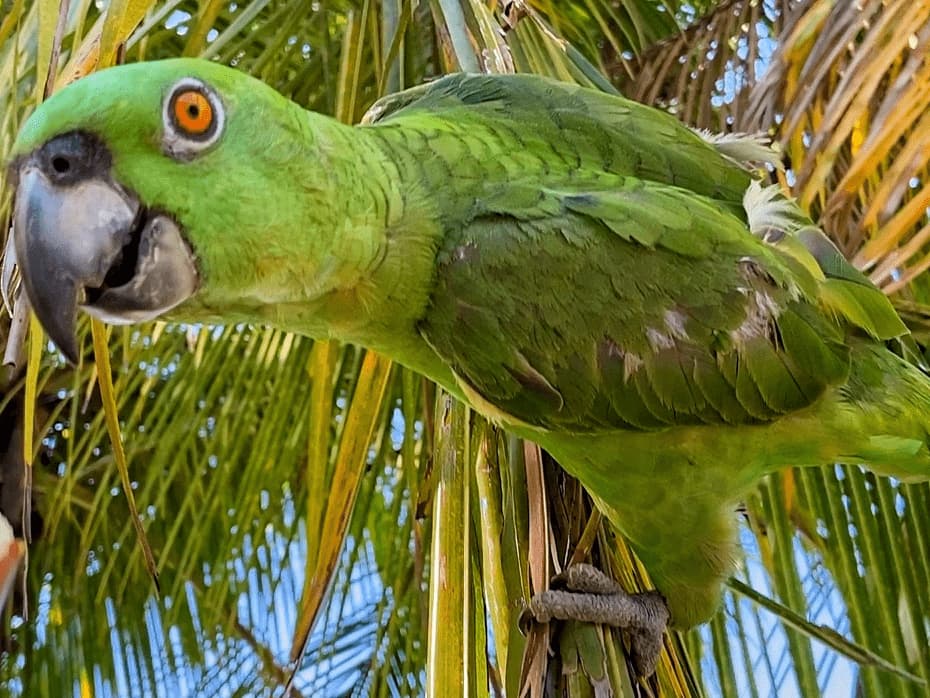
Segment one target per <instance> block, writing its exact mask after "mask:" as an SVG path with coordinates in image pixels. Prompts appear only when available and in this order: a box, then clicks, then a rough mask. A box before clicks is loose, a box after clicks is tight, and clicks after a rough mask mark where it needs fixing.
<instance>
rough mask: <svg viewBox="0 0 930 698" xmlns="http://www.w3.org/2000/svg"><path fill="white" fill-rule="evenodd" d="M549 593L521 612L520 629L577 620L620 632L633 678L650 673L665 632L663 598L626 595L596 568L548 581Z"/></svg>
mask: <svg viewBox="0 0 930 698" xmlns="http://www.w3.org/2000/svg"><path fill="white" fill-rule="evenodd" d="M552 583H553V586H554V587H556V588H554V589H550V590H549V591H543V592H541V593H539V594H536V595H535V596H534V597H533V598H532V599H531V600H530V605H529V608H528V609H526V611H524V616H523V618H521V625H522V624H524V623H525V622H526V621H529V620H530V618H533V619H535V620H536V621H537V622H539V623H548V622H549V621H551V620H552V619H554V618H555V619H559V620H577V621H582V622H585V623H600V624H604V625H610V626H614V627H617V628H622V629H623V630H625V631H626V633H627V636H628V638H629V640H630V660H631V661H632V663H633V668H634V670H635V671H636V673H637V674H638V675H639V676H643V677H648V676H651V675H652V674H653V673H655V670H656V665H657V664H658V661H659V652H660V651H661V650H662V634H663V633H664V632H665V629H666V627H667V626H668V619H669V612H668V606H667V605H666V603H665V598H664V597H663V596H662V594H660V593H659V592H657V591H647V592H644V593H640V594H628V593H627V592H625V591H624V590H623V588H622V587H621V586H620V585H619V584H617V582H616V581H614V580H613V579H611V578H610V577H608V576H607V575H606V574H604V573H603V572H601V571H600V570H599V569H597V568H596V567H593V566H591V565H587V564H584V563H579V564H575V565H572V566H571V567H569V568H567V569H566V570H565V571H564V572H562V573H561V574H559V575H557V576H556V577H554V578H553V580H552Z"/></svg>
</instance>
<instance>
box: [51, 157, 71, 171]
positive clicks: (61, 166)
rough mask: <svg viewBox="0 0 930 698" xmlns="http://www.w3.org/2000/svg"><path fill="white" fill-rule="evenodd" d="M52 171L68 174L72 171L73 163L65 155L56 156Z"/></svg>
mask: <svg viewBox="0 0 930 698" xmlns="http://www.w3.org/2000/svg"><path fill="white" fill-rule="evenodd" d="M52 169H53V170H55V172H57V173H58V174H66V173H68V172H70V171H71V161H70V160H69V159H68V158H66V157H64V156H63V155H56V156H55V157H53V158H52Z"/></svg>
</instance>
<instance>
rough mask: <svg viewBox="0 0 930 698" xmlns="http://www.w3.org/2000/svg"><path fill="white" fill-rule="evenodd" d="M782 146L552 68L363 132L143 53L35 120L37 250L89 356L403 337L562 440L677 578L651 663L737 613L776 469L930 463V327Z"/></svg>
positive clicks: (544, 435) (612, 508) (21, 196)
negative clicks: (731, 602)
mask: <svg viewBox="0 0 930 698" xmlns="http://www.w3.org/2000/svg"><path fill="white" fill-rule="evenodd" d="M762 151H763V148H762V147H761V146H760V145H759V144H758V143H757V142H754V141H752V139H748V138H739V137H711V136H704V135H701V134H697V133H695V132H693V131H691V130H689V129H688V128H687V127H685V126H683V125H682V124H680V123H679V122H678V121H677V120H676V119H675V118H673V117H672V116H670V115H668V114H666V113H663V112H660V111H658V110H655V109H652V108H649V107H646V106H643V105H640V104H637V103H635V102H631V101H628V100H626V99H623V98H621V97H617V96H613V95H608V94H604V93H600V92H596V91H593V90H589V89H585V88H581V87H577V86H573V85H568V84H562V83H558V82H555V81H552V80H548V79H544V78H541V77H536V76H530V75H508V76H488V75H461V74H460V75H451V76H447V77H444V78H442V79H439V80H436V81H435V82H432V83H429V84H427V85H425V86H422V87H417V88H414V89H411V90H407V91H405V92H402V93H399V94H396V95H392V96H389V97H386V98H384V99H382V100H381V101H380V102H378V103H377V104H376V105H375V106H374V107H373V108H372V109H371V110H370V111H369V113H368V115H367V116H366V118H365V120H364V121H363V123H362V124H361V125H359V126H354V127H353V126H347V125H344V124H341V123H338V122H336V121H335V120H333V119H331V118H328V117H325V116H322V115H320V114H316V113H312V112H308V111H305V110H303V109H302V108H300V107H299V106H298V105H296V104H294V103H292V102H290V101H288V100H286V99H285V98H284V97H282V96H281V95H279V94H277V93H276V92H275V91H274V90H272V89H271V88H270V87H268V86H266V85H264V84H262V83H260V82H258V81H256V80H254V79H253V78H251V77H249V76H247V75H245V74H242V73H240V72H237V71H235V70H233V69H231V68H227V67H224V66H221V65H218V64H216V63H211V62H207V61H201V60H193V59H177V60H167V61H160V62H154V63H140V64H133V65H126V66H121V67H117V68H113V69H110V70H105V71H102V72H100V73H96V74H94V75H92V76H90V77H87V78H85V79H83V80H80V81H78V82H77V83H75V84H73V85H71V86H69V87H67V88H65V89H63V90H61V91H60V92H58V93H57V94H55V95H54V96H52V97H51V98H50V99H49V100H48V101H46V102H45V103H44V104H42V105H41V106H40V107H39V108H38V109H37V110H36V112H35V113H34V114H33V115H32V116H31V118H30V119H29V120H28V122H27V123H26V124H25V126H24V127H23V129H22V131H21V133H20V134H19V137H18V140H17V142H16V144H15V146H14V153H13V161H12V164H11V168H12V169H11V174H12V178H11V179H12V181H13V182H14V185H15V186H16V191H15V211H14V248H15V263H16V264H18V266H19V267H20V270H21V274H22V280H23V286H24V289H25V291H26V293H27V295H28V297H29V299H30V301H31V303H32V306H33V308H34V309H35V312H36V314H37V316H38V318H39V320H40V321H41V323H42V324H43V326H44V327H45V329H46V331H47V332H48V334H49V336H50V337H51V339H52V340H54V342H55V343H56V344H57V346H58V347H59V348H60V349H61V351H62V352H63V353H64V354H65V356H67V357H68V358H69V359H70V360H72V361H75V360H76V359H77V356H78V347H77V345H76V340H75V321H76V320H75V318H76V313H77V310H78V309H79V308H80V309H81V310H83V311H85V312H87V313H90V314H91V315H94V316H96V317H98V318H101V319H103V320H105V321H107V322H113V323H132V322H138V321H143V320H149V319H152V318H155V317H164V318H166V319H173V320H178V321H187V322H213V323H236V322H248V323H255V324H261V325H272V326H276V327H279V328H283V329H286V330H290V331H293V332H297V333H300V334H303V335H307V336H310V337H314V338H319V339H326V338H336V339H339V340H341V341H344V342H349V343H354V344H357V345H361V346H364V347H368V348H371V349H374V350H376V351H379V352H381V353H383V354H385V355H387V356H389V357H391V358H392V359H394V360H395V361H397V362H399V363H401V364H403V365H405V366H407V367H409V368H411V369H413V370H415V371H417V372H419V373H421V374H423V375H425V376H427V377H428V378H430V379H432V380H434V381H436V382H437V383H439V384H440V385H442V386H443V387H444V388H445V389H446V390H448V391H450V392H451V393H453V394H454V395H455V396H456V397H457V398H459V399H461V400H463V401H464V402H466V403H468V404H470V405H471V406H472V407H473V408H474V409H475V410H477V411H478V412H480V413H481V414H483V415H485V416H486V417H488V418H489V419H492V420H494V421H495V422H497V423H499V424H501V425H502V426H504V427H505V428H507V429H508V430H510V431H511V432H513V433H515V434H517V435H519V436H521V437H523V438H526V439H530V440H532V441H534V442H536V443H538V444H540V445H541V446H542V447H543V448H545V449H546V450H548V451H549V452H550V453H551V454H552V455H553V456H554V457H555V458H556V459H557V460H558V462H559V463H560V464H561V465H562V467H564V468H565V470H567V471H568V472H569V473H571V474H572V475H574V476H575V477H577V478H578V479H579V480H580V481H581V482H582V483H583V484H584V485H585V487H586V489H587V490H588V491H589V492H590V493H591V495H592V496H593V497H594V499H595V501H596V503H597V505H598V507H599V508H600V509H601V511H602V512H603V513H604V514H605V515H606V516H607V518H608V519H609V520H610V521H611V523H612V524H613V525H614V526H615V527H616V528H617V529H618V530H619V531H621V532H622V533H623V534H624V535H625V536H626V537H627V539H628V540H629V541H630V543H631V544H632V546H633V548H634V549H635V551H636V553H637V554H638V555H639V557H640V558H641V559H642V561H643V563H644V564H645V565H646V567H647V569H648V570H649V573H650V575H651V577H652V580H653V581H654V583H655V585H656V588H657V590H658V591H659V592H660V593H661V596H659V595H658V594H643V595H634V596H628V597H625V598H623V599H622V601H623V604H624V605H623V608H622V609H621V610H620V611H617V612H616V613H617V614H618V615H616V616H610V618H611V619H613V620H609V619H608V620H607V622H614V624H618V625H621V626H626V627H628V628H629V629H631V630H632V631H633V632H632V635H633V636H634V638H640V640H638V641H637V642H638V643H639V644H638V646H634V661H635V662H637V666H638V667H639V669H640V670H641V671H642V673H649V672H650V671H651V669H652V668H653V667H654V664H655V657H656V654H657V652H658V646H659V645H658V644H657V638H661V633H662V632H663V630H664V628H665V625H666V621H668V622H670V623H671V624H673V625H674V626H677V627H682V628H686V627H689V626H693V625H695V624H698V623H701V622H703V621H705V620H707V619H708V618H709V617H710V616H711V615H712V614H713V612H714V611H715V610H716V608H717V606H718V603H719V600H720V596H721V588H722V584H723V582H724V580H725V579H726V578H727V577H728V576H729V575H730V574H731V573H732V570H733V564H734V558H735V550H736V546H737V538H736V532H737V515H736V513H735V511H736V507H737V505H738V503H739V502H740V500H741V497H743V496H744V494H745V493H746V492H747V491H748V490H749V489H750V488H752V486H753V485H754V484H755V483H757V482H758V480H759V479H760V478H762V477H763V476H764V475H766V474H767V473H771V472H773V471H776V470H778V469H780V468H785V467H790V466H814V465H829V464H832V463H838V462H842V463H850V464H862V465H864V466H865V467H867V468H869V469H871V470H873V471H875V472H878V473H881V474H884V475H892V476H895V477H898V478H901V479H905V480H918V479H926V478H928V477H930V451H928V429H930V379H928V377H927V376H926V375H925V374H924V373H923V372H922V371H921V370H920V369H919V368H918V367H917V366H915V365H913V364H912V363H910V362H909V361H906V360H905V359H904V358H902V353H903V348H904V347H906V346H907V345H906V344H905V343H904V341H906V339H907V338H906V337H904V339H903V340H902V339H899V338H902V337H903V336H904V335H906V333H907V330H906V328H905V327H904V325H903V324H902V322H901V320H900V319H899V318H898V316H897V314H896V313H895V311H894V309H893V307H892V306H891V304H890V303H889V301H888V299H887V298H886V297H885V295H884V294H883V293H882V292H881V291H879V290H878V289H877V288H876V287H875V286H873V285H872V284H871V283H870V282H869V281H868V280H867V279H866V277H865V276H863V275H862V274H861V273H860V272H859V271H857V270H856V269H855V268H854V267H852V266H851V265H850V264H849V263H848V262H847V261H846V260H845V259H844V258H843V256H842V254H841V253H840V252H839V251H838V250H837V248H836V247H835V246H834V245H833V244H832V243H831V242H830V241H829V240H828V238H827V237H826V236H825V235H824V233H823V232H822V231H821V230H819V229H818V228H817V227H816V226H815V225H814V224H813V223H812V222H811V221H810V220H809V219H808V218H807V217H806V216H805V215H804V214H803V213H802V212H801V211H800V210H799V209H798V208H797V206H796V205H795V204H794V203H793V202H792V201H790V200H788V199H786V198H785V197H784V196H783V195H782V194H781V193H780V191H779V190H778V188H777V187H766V186H763V185H762V184H760V183H759V182H757V181H755V180H754V179H753V175H752V174H751V169H750V168H749V167H748V166H747V165H746V162H747V161H756V160H758V159H760V158H764V157H766V155H765V153H764V152H762ZM760 153H761V154H760ZM7 262H8V263H12V262H11V261H10V260H9V259H8V260H7ZM589 572H590V570H589V569H582V570H581V571H580V572H579V574H578V575H576V576H577V577H578V580H577V581H576V582H571V583H570V584H569V586H570V587H571V588H574V589H577V590H579V592H581V593H583V592H584V591H585V588H586V585H587V586H592V585H593V586H595V587H596V586H597V585H598V584H602V583H603V581H604V580H596V581H595V582H594V583H592V584H588V583H587V582H586V581H585V580H586V579H587V578H588V577H590V576H591V574H589ZM608 581H609V580H608ZM559 593H563V592H559ZM617 596H624V595H622V594H618V595H617ZM663 599H664V600H663ZM538 601H539V603H537V600H534V605H533V608H532V612H533V614H534V615H535V616H536V617H537V618H538V619H539V620H542V621H545V620H546V619H548V618H549V617H553V616H554V617H563V616H562V615H560V614H561V613H563V612H562V611H559V610H558V608H555V606H558V605H559V604H558V603H556V602H555V601H552V599H549V600H547V599H539V600H538ZM549 601H551V602H552V603H551V604H549ZM547 604H549V605H547ZM605 618H606V616H602V615H598V616H597V617H596V618H592V620H605ZM642 638H646V639H642ZM637 658H638V659H637Z"/></svg>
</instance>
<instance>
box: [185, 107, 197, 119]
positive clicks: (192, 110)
mask: <svg viewBox="0 0 930 698" xmlns="http://www.w3.org/2000/svg"><path fill="white" fill-rule="evenodd" d="M187 115H188V116H189V117H190V118H192V119H196V118H197V117H198V116H200V107H198V106H197V105H196V104H188V105H187Z"/></svg>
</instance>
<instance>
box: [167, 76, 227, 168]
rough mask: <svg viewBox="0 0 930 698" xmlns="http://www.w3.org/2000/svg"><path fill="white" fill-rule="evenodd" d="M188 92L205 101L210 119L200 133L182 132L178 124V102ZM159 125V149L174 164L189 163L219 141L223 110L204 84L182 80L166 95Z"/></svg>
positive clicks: (223, 116)
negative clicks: (161, 148)
mask: <svg viewBox="0 0 930 698" xmlns="http://www.w3.org/2000/svg"><path fill="white" fill-rule="evenodd" d="M189 92H194V93H197V94H199V95H200V96H201V97H203V98H204V99H206V101H207V103H208V104H209V107H210V111H211V112H212V117H213V118H212V120H211V121H210V124H209V126H208V127H207V128H206V129H204V130H203V131H202V132H199V133H198V132H193V131H190V130H188V129H185V128H184V127H183V125H182V124H180V123H179V122H178V116H177V113H176V111H175V103H176V101H177V99H178V98H179V97H180V96H181V95H183V94H185V93H189ZM162 124H163V126H164V136H163V139H162V145H163V147H164V150H165V152H166V153H167V154H168V155H170V156H171V157H173V158H175V159H177V160H191V159H193V158H194V157H195V156H196V155H198V154H199V153H201V152H203V151H204V150H206V149H207V148H209V147H210V146H212V145H213V144H214V143H216V141H217V140H219V137H220V136H221V135H222V133H223V127H224V126H225V125H226V110H225V108H224V107H223V102H222V101H220V98H219V96H218V95H217V94H216V92H214V91H213V90H212V89H211V88H210V87H208V86H207V85H206V84H205V83H204V82H202V81H200V80H198V79H197V78H182V79H181V80H178V82H176V83H175V84H174V85H173V86H172V88H171V90H170V91H169V92H168V96H167V98H166V99H165V103H164V106H163V108H162Z"/></svg>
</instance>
